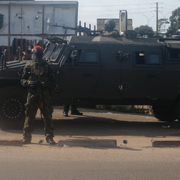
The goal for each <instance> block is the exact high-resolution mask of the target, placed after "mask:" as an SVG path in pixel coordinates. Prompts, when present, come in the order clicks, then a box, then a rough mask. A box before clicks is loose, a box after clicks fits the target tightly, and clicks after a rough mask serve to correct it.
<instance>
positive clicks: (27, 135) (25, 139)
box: [22, 132, 31, 144]
mask: <svg viewBox="0 0 180 180" xmlns="http://www.w3.org/2000/svg"><path fill="white" fill-rule="evenodd" d="M22 142H23V144H30V143H31V133H29V132H24V133H23V140H22Z"/></svg>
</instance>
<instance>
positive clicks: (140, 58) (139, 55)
mask: <svg viewBox="0 0 180 180" xmlns="http://www.w3.org/2000/svg"><path fill="white" fill-rule="evenodd" d="M135 58H136V64H145V53H144V52H136V53H135Z"/></svg>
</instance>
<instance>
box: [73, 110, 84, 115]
mask: <svg viewBox="0 0 180 180" xmlns="http://www.w3.org/2000/svg"><path fill="white" fill-rule="evenodd" d="M71 114H72V115H83V113H80V112H79V111H78V110H77V109H76V110H73V111H71Z"/></svg>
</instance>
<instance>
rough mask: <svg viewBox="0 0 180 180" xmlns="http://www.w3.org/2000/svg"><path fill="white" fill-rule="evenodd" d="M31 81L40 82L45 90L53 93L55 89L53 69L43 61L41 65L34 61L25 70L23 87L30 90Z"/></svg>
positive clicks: (22, 79)
mask: <svg viewBox="0 0 180 180" xmlns="http://www.w3.org/2000/svg"><path fill="white" fill-rule="evenodd" d="M31 81H40V82H41V83H42V88H43V89H44V90H50V91H52V90H53V89H54V88H55V78H54V73H53V69H52V67H51V66H50V65H49V64H48V63H47V61H45V60H43V61H42V63H41V64H39V63H38V62H36V61H32V62H30V63H29V64H27V65H26V66H25V67H24V69H23V74H22V78H21V85H22V86H24V87H27V88H29V84H30V82H31Z"/></svg>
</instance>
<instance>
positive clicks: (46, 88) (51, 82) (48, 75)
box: [21, 57, 55, 138]
mask: <svg viewBox="0 0 180 180" xmlns="http://www.w3.org/2000/svg"><path fill="white" fill-rule="evenodd" d="M39 62H40V63H39ZM37 81H39V82H40V83H41V86H40V90H41V92H40V93H39V95H41V97H42V102H43V108H40V110H41V113H42V114H43V116H44V124H45V125H44V130H45V136H46V138H47V137H53V136H54V135H53V130H54V127H53V124H52V113H53V106H52V102H51V97H52V92H53V90H54V87H55V79H54V74H53V70H52V68H51V66H50V65H49V64H48V63H47V62H46V61H45V60H42V59H38V57H35V61H32V62H30V63H29V64H27V65H26V66H25V67H24V70H23V75H22V79H21V85H22V86H24V87H27V88H28V95H27V103H26V104H25V107H26V111H25V115H26V118H25V123H24V128H23V136H24V137H25V136H26V137H29V138H31V132H32V131H33V124H34V119H35V116H36V113H37V110H38V107H39V96H37V93H38V91H39V88H37V87H34V88H30V83H31V82H37Z"/></svg>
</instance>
